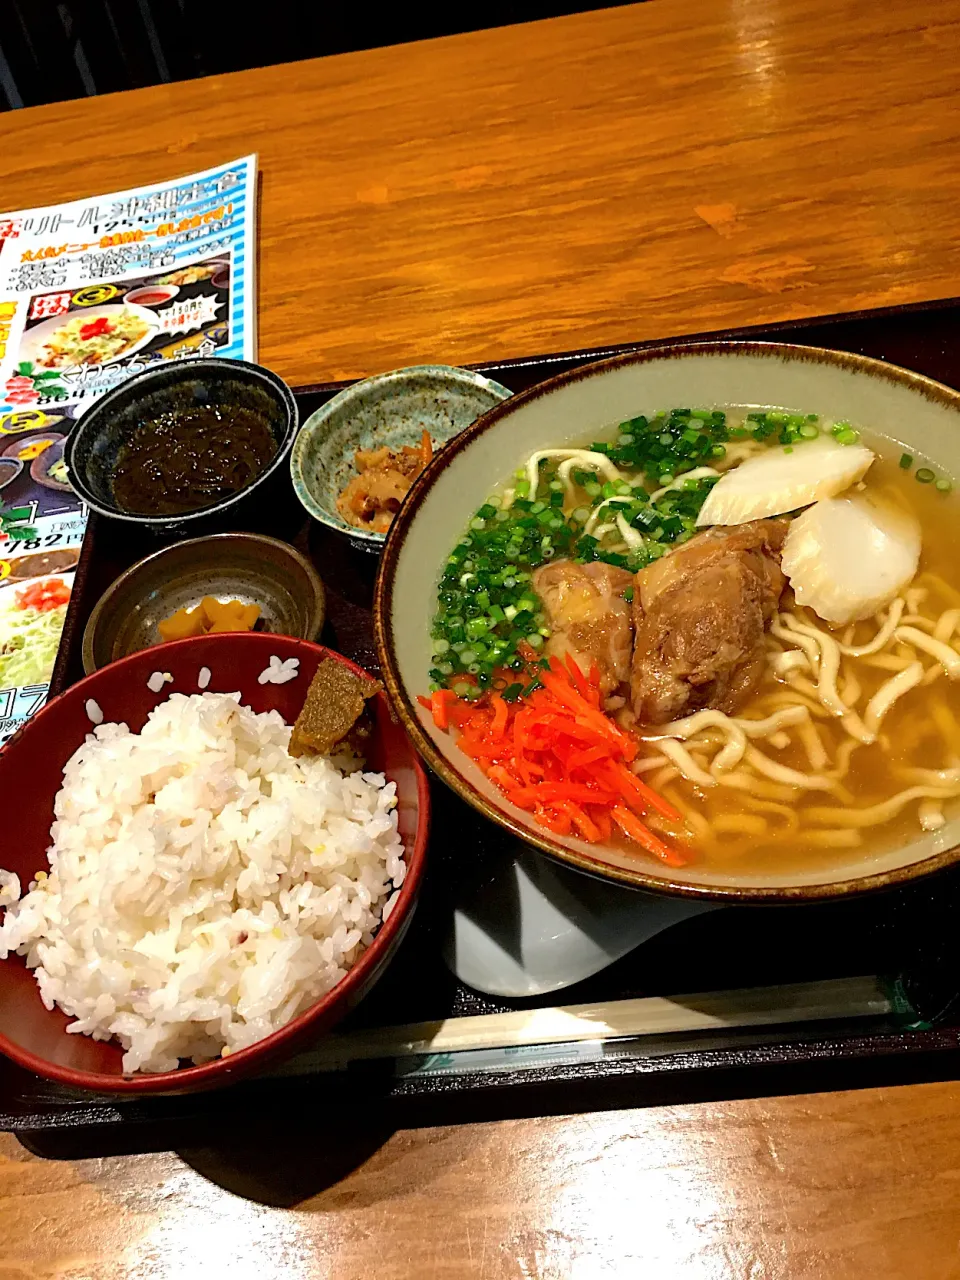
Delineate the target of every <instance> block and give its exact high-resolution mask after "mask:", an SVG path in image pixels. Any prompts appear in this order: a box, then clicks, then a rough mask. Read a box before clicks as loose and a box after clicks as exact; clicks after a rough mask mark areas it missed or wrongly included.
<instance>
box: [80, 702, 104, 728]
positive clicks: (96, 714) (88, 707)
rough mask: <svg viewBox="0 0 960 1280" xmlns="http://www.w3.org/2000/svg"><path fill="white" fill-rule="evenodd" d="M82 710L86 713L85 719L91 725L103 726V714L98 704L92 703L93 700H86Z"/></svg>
mask: <svg viewBox="0 0 960 1280" xmlns="http://www.w3.org/2000/svg"><path fill="white" fill-rule="evenodd" d="M83 709H84V711H86V713H87V719H88V720H89V721H90V723H91V724H103V712H102V711H101V710H100V704H99V703H98V702H94V700H93V698H88V699H87V700H86V702H85V703H84V704H83Z"/></svg>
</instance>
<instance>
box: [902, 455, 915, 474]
mask: <svg viewBox="0 0 960 1280" xmlns="http://www.w3.org/2000/svg"><path fill="white" fill-rule="evenodd" d="M900 466H901V468H902V469H903V470H904V471H909V470H910V468H911V467H912V466H913V454H912V453H901V455H900Z"/></svg>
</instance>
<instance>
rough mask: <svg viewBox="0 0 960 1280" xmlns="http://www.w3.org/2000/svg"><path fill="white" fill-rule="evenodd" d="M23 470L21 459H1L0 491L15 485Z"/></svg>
mask: <svg viewBox="0 0 960 1280" xmlns="http://www.w3.org/2000/svg"><path fill="white" fill-rule="evenodd" d="M22 470H23V462H22V461H21V459H20V458H0V489H6V487H7V485H8V484H13V482H14V480H16V478H17V476H18V475H19V474H20V473H21V471H22Z"/></svg>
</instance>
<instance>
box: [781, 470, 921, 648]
mask: <svg viewBox="0 0 960 1280" xmlns="http://www.w3.org/2000/svg"><path fill="white" fill-rule="evenodd" d="M919 561H920V525H919V524H918V523H917V520H916V517H915V516H914V515H913V514H912V513H911V512H909V511H906V510H904V509H903V508H900V507H895V506H894V505H893V504H892V503H890V502H886V501H883V500H880V499H877V498H876V497H874V496H872V495H870V494H869V493H857V494H853V495H851V496H850V497H844V498H826V499H824V500H823V501H822V502H816V503H814V505H813V506H812V507H810V509H809V510H807V511H804V513H803V514H802V515H799V516H797V518H796V520H794V521H793V523H792V524H791V525H790V529H789V531H788V532H787V536H786V539H785V541H784V544H783V552H782V555H781V559H780V563H781V566H782V568H783V571H784V573H785V574H786V575H787V578H788V579H789V581H790V585H791V587H793V593H794V595H795V596H796V598H797V603H798V604H802V605H807V606H808V607H809V608H811V609H813V611H814V613H816V614H818V615H819V616H820V617H821V618H823V620H824V621H825V622H833V623H837V624H843V623H847V622H857V621H859V620H860V619H862V618H869V617H871V616H872V615H873V614H874V613H876V612H877V610H878V609H881V608H882V607H883V606H884V605H885V604H887V603H889V601H891V600H892V599H893V598H894V596H896V595H897V594H898V593H899V592H900V591H902V590H903V588H904V587H905V586H906V585H907V583H908V582H910V580H911V579H912V578H913V576H914V575H915V574H916V572H917V565H918V564H919Z"/></svg>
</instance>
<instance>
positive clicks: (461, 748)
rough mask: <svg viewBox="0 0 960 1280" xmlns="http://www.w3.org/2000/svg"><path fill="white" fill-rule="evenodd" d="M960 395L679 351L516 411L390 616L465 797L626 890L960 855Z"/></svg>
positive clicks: (835, 360)
mask: <svg viewBox="0 0 960 1280" xmlns="http://www.w3.org/2000/svg"><path fill="white" fill-rule="evenodd" d="M958 476H960V393H958V392H956V391H952V390H950V389H949V388H947V387H944V386H941V385H940V384H938V383H935V382H932V381H931V380H929V379H927V378H924V377H922V376H920V375H917V374H914V373H911V372H909V371H907V370H904V369H899V368H896V367H893V366H890V365H888V364H884V363H880V362H879V361H874V360H870V359H867V358H865V357H862V356H856V355H847V354H844V353H838V352H832V351H825V350H819V349H816V348H811V347H801V346H790V345H779V344H766V343H702V344H696V345H693V344H690V345H673V346H665V347H660V348H657V349H653V350H648V351H644V352H642V353H639V354H635V355H629V356H624V357H619V358H615V359H612V360H606V361H603V362H600V363H598V364H594V365H590V366H587V367H585V368H582V369H578V370H575V371H573V372H571V373H566V374H562V375H560V376H559V377H557V378H554V379H551V380H550V381H548V382H545V383H543V384H541V385H540V386H537V387H534V388H532V389H531V390H530V391H527V392H524V393H521V394H520V395H517V396H515V397H514V398H513V399H511V400H510V401H508V402H506V403H504V404H502V405H500V406H497V407H496V408H494V409H492V410H491V411H490V412H489V413H487V414H486V415H485V416H484V417H482V418H481V419H479V420H478V421H477V422H476V423H474V424H473V426H471V427H469V428H468V429H467V430H466V431H465V432H464V433H463V434H462V435H461V436H459V437H458V438H457V439H456V440H455V441H454V442H453V443H452V444H451V445H450V446H449V447H448V448H447V450H445V451H444V453H443V455H442V457H440V458H437V459H436V460H435V461H434V462H433V463H432V464H431V465H430V466H428V467H427V468H426V470H425V471H424V472H423V474H422V475H421V476H420V477H419V478H418V480H417V481H416V483H415V485H414V487H413V489H412V491H411V494H410V497H409V499H408V500H407V502H406V503H404V505H403V507H402V508H401V510H400V512H399V514H398V516H397V519H396V521H395V523H394V526H393V529H392V531H391V533H390V535H389V537H388V540H387V545H386V549H385V552H384V557H383V561H382V564H381V569H380V576H379V579H378V584H377V594H376V600H375V606H374V620H375V626H376V632H377V644H378V650H379V656H380V662H381V666H382V669H383V673H384V678H385V681H386V685H387V689H388V691H389V693H390V695H391V697H392V700H393V702H394V704H395V706H396V708H397V710H398V712H399V714H400V716H401V717H402V719H403V723H404V725H405V727H406V729H407V731H408V732H409V733H410V735H411V737H412V738H413V741H414V743H415V744H416V746H417V748H418V749H419V751H420V752H421V753H422V754H423V756H424V757H425V758H426V760H427V761H428V762H429V764H430V765H431V766H432V767H433V769H434V770H435V771H436V772H437V773H438V774H439V775H440V776H441V778H443V779H444V781H445V782H447V783H448V784H449V785H450V786H451V787H453V788H454V789H455V790H456V791H457V792H458V793H459V794H460V796H461V797H463V798H464V799H465V800H466V801H468V802H469V803H470V804H471V805H473V806H474V807H475V808H476V809H478V810H479V811H480V812H481V813H482V814H484V815H485V816H486V817H488V818H491V819H492V820H494V821H495V822H497V823H499V824H500V825H501V826H503V827H506V828H507V829H509V830H510V831H512V832H514V833H515V834H516V835H517V836H519V837H521V838H522V839H523V840H525V841H527V842H529V843H530V844H532V845H534V846H536V847H537V848H539V849H540V850H542V851H543V852H545V853H547V854H549V855H551V856H552V857H554V858H557V859H559V860H561V861H563V862H565V863H567V864H569V865H572V866H574V867H576V868H579V869H580V870H582V871H586V872H588V873H591V874H593V875H596V876H601V877H604V878H608V879H612V880H615V881H619V882H621V883H623V884H627V885H632V886H634V887H637V888H643V889H648V890H660V891H664V892H668V893H673V894H681V895H687V896H690V897H695V898H712V899H719V900H740V901H766V902H796V901H803V900H807V899H815V898H824V897H831V896H841V895H844V894H848V893H851V892H859V891H863V890H868V889H876V888H881V887H884V886H888V885H892V884H896V883H900V882H902V881H905V880H908V879H911V878H914V877H916V876H919V875H924V874H927V873H929V872H931V871H934V870H937V869H939V868H942V867H944V866H947V865H949V864H950V863H952V862H954V861H956V860H957V859H958V857H960V563H958V561H957V557H956V555H955V553H954V550H953V541H954V535H953V532H952V531H953V530H954V529H955V528H956V525H957V520H958V517H960V503H958V498H957V495H956V493H955V491H954V482H955V479H956V478H957V477H958Z"/></svg>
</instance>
